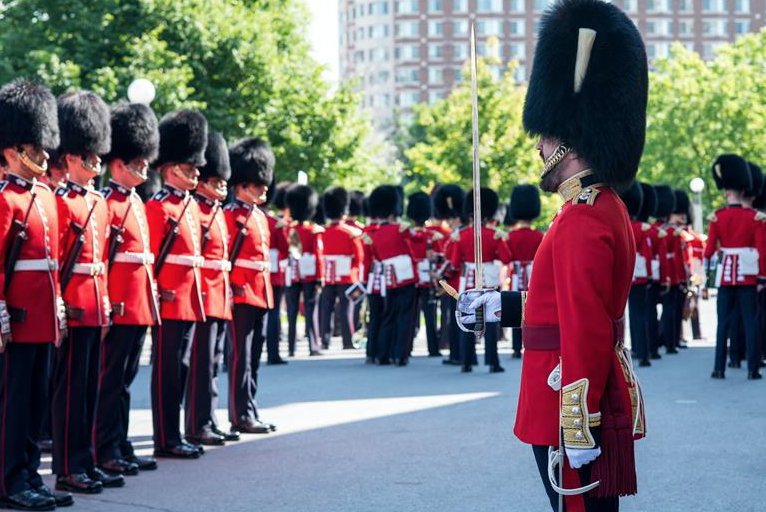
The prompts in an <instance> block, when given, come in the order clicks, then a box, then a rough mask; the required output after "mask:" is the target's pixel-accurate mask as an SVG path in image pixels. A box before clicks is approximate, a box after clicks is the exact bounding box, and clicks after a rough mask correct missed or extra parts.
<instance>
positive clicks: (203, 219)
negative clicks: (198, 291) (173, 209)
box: [196, 195, 231, 320]
mask: <svg viewBox="0 0 766 512" xmlns="http://www.w3.org/2000/svg"><path fill="white" fill-rule="evenodd" d="M196 199H197V204H198V206H199V218H200V223H201V225H202V226H203V227H204V228H205V229H207V234H206V236H205V239H204V240H203V244H204V247H203V248H202V256H203V257H204V258H205V263H203V264H202V269H201V271H200V275H201V277H202V304H203V305H204V307H205V316H206V317H212V318H218V319H221V320H231V302H230V300H229V271H230V270H231V268H230V265H231V264H230V263H229V230H228V229H227V227H226V217H225V215H224V213H223V208H222V207H221V204H220V203H219V202H218V201H214V200H212V199H209V198H207V197H203V196H201V195H197V197H196ZM213 215H215V217H213Z"/></svg>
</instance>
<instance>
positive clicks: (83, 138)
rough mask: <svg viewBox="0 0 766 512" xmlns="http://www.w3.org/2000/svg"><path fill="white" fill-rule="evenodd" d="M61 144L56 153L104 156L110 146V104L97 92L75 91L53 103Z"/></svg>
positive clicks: (63, 95)
mask: <svg viewBox="0 0 766 512" xmlns="http://www.w3.org/2000/svg"><path fill="white" fill-rule="evenodd" d="M56 103H57V106H58V113H59V133H60V134H61V143H60V144H59V147H58V153H59V155H64V154H71V155H89V154H95V155H105V154H107V153H109V151H110V150H111V149H112V125H111V122H110V119H109V107H107V106H106V103H104V100H102V99H101V98H100V97H99V96H98V95H97V94H96V93H93V92H90V91H74V92H68V93H65V94H62V95H61V96H59V98H58V101H57V102H56Z"/></svg>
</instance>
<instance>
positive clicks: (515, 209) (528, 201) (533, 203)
mask: <svg viewBox="0 0 766 512" xmlns="http://www.w3.org/2000/svg"><path fill="white" fill-rule="evenodd" d="M508 209H509V210H510V213H509V214H508V215H509V216H510V218H512V219H516V220H535V219H536V218H538V217H539V216H540V191H539V190H538V189H537V187H536V186H535V185H516V186H515V187H513V190H512V191H511V203H510V205H509V208H508Z"/></svg>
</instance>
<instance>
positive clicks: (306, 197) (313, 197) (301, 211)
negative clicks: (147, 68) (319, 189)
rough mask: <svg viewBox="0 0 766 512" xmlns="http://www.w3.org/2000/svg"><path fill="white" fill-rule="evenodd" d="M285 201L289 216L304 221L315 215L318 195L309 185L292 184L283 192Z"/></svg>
mask: <svg viewBox="0 0 766 512" xmlns="http://www.w3.org/2000/svg"><path fill="white" fill-rule="evenodd" d="M285 203H286V204H287V207H288V208H290V218H292V219H293V220H296V221H298V222H304V221H307V220H311V219H312V218H313V217H314V215H316V212H317V206H319V196H318V195H317V193H316V190H314V188H313V187H311V186H309V185H298V184H294V185H291V186H290V188H288V189H287V191H286V192H285Z"/></svg>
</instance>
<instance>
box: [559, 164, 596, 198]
mask: <svg viewBox="0 0 766 512" xmlns="http://www.w3.org/2000/svg"><path fill="white" fill-rule="evenodd" d="M567 174H569V173H567ZM589 176H593V171H591V170H590V169H585V170H581V171H579V172H575V173H574V174H569V177H568V178H566V179H565V180H564V181H562V182H561V185H559V187H558V193H559V194H561V197H562V198H563V199H564V201H571V200H572V199H574V198H575V197H577V195H578V194H579V193H580V191H581V190H582V189H583V187H584V186H587V185H585V182H588V181H590V180H588V179H587V178H588V177H589Z"/></svg>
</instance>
